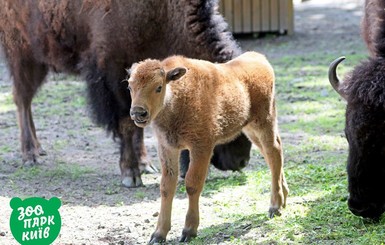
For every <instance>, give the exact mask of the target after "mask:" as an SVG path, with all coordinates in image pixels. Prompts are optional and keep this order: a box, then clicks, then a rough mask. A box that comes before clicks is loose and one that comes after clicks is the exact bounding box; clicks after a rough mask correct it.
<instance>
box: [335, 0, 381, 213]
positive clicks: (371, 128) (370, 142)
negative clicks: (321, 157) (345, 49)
mask: <svg viewBox="0 0 385 245" xmlns="http://www.w3.org/2000/svg"><path fill="white" fill-rule="evenodd" d="M362 35H363V38H364V40H365V43H366V45H367V47H368V50H369V52H370V56H371V57H370V58H369V59H368V60H366V61H364V62H362V63H361V64H360V65H358V66H356V67H355V68H354V69H353V71H352V72H350V73H349V74H348V75H347V76H346V77H345V78H344V81H343V83H340V82H339V80H338V78H337V77H336V76H334V78H333V76H332V79H331V82H332V85H334V88H335V89H336V91H337V92H339V93H340V94H341V96H342V97H343V98H344V99H346V100H347V106H346V124H345V134H346V138H347V140H348V143H349V156H348V163H347V172H348V181H349V194H350V196H349V200H348V205H349V208H350V210H351V211H352V212H353V213H354V214H356V215H359V216H362V217H367V218H372V219H378V218H379V217H380V216H381V215H382V214H383V213H384V212H385V188H384V179H385V1H383V0H366V1H365V14H364V17H363V21H362ZM331 71H333V72H334V73H335V69H331Z"/></svg>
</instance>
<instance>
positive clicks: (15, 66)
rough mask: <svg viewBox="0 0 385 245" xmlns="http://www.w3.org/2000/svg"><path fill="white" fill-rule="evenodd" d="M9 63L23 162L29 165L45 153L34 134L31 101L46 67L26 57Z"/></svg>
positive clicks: (43, 76)
mask: <svg viewBox="0 0 385 245" xmlns="http://www.w3.org/2000/svg"><path fill="white" fill-rule="evenodd" d="M14 57H19V56H17V55H16V56H14ZM10 64H11V66H10V68H11V73H12V76H13V79H14V83H13V100H14V102H15V104H16V106H17V116H18V123H19V128H20V141H21V151H22V155H23V162H24V164H27V165H31V164H34V163H36V162H37V157H38V156H39V155H45V154H46V152H45V151H44V150H43V148H42V147H41V145H40V143H39V140H38V139H37V136H36V129H35V124H34V122H33V118H32V111H31V103H32V99H33V97H34V95H35V94H36V91H37V90H38V88H39V87H40V85H41V84H42V83H43V80H44V78H45V76H46V75H47V72H48V69H47V67H46V66H45V65H44V64H38V63H36V62H35V61H34V60H31V59H26V58H21V59H20V60H13V61H10Z"/></svg>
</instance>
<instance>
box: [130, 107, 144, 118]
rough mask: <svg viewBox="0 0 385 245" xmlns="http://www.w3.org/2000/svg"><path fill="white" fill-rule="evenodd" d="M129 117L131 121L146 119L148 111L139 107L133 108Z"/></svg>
mask: <svg viewBox="0 0 385 245" xmlns="http://www.w3.org/2000/svg"><path fill="white" fill-rule="evenodd" d="M130 116H131V118H133V119H134V118H135V119H139V120H144V119H146V118H147V117H148V111H147V110H146V109H145V108H143V107H141V106H135V107H132V108H131V110H130Z"/></svg>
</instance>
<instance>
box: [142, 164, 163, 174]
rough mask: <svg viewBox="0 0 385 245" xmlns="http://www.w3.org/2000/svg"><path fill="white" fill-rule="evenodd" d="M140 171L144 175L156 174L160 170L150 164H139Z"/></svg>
mask: <svg viewBox="0 0 385 245" xmlns="http://www.w3.org/2000/svg"><path fill="white" fill-rule="evenodd" d="M139 170H140V173H142V174H155V173H158V172H159V170H158V169H157V168H156V167H155V166H154V165H152V164H151V163H149V162H144V163H141V164H139Z"/></svg>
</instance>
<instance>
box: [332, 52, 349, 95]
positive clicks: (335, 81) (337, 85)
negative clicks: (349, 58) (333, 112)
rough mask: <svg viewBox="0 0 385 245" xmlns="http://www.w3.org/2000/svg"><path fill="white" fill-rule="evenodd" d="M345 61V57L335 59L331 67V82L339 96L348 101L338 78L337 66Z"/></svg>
mask: <svg viewBox="0 0 385 245" xmlns="http://www.w3.org/2000/svg"><path fill="white" fill-rule="evenodd" d="M344 59H345V57H344V56H342V57H339V58H337V59H335V60H334V61H333V62H332V63H330V66H329V82H330V84H331V85H332V87H333V88H334V90H335V91H337V93H338V94H339V95H341V96H342V97H343V98H344V99H346V95H345V94H344V93H343V92H342V91H341V88H340V87H341V82H340V79H339V78H338V76H337V66H338V64H339V63H341V62H342V61H343V60H344Z"/></svg>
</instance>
